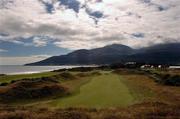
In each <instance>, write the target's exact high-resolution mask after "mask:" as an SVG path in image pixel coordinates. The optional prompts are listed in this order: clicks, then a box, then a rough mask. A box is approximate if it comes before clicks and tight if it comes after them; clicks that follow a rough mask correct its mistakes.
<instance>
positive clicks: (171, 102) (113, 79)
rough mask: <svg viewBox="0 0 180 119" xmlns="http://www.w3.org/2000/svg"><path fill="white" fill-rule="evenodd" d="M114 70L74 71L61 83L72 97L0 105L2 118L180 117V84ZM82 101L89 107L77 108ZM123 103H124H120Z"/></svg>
mask: <svg viewBox="0 0 180 119" xmlns="http://www.w3.org/2000/svg"><path fill="white" fill-rule="evenodd" d="M115 73H116V74H113V73H109V72H105V73H104V72H103V73H102V72H100V74H101V75H100V74H99V73H95V74H97V75H92V74H91V73H89V72H86V73H76V74H73V75H75V77H77V78H76V80H65V81H63V82H61V85H62V86H67V87H68V88H70V90H71V91H72V93H73V95H72V96H71V97H66V98H63V99H62V100H60V99H58V100H52V99H50V100H49V102H48V103H47V102H45V103H44V102H42V103H41V102H37V103H36V104H35V105H29V106H30V107H27V105H26V106H25V107H23V106H20V105H19V106H18V107H8V105H5V107H3V105H0V119H179V117H180V88H179V87H172V86H165V85H160V84H158V83H156V82H154V81H153V80H152V79H151V78H150V77H148V76H146V75H145V74H143V73H141V72H139V71H132V70H131V71H130V72H129V71H128V70H127V69H126V70H123V69H121V70H118V71H116V72H115ZM126 91H127V92H126ZM105 92H106V93H105ZM118 94H119V95H118ZM128 95H129V96H128ZM88 96H89V97H88ZM72 99H73V100H72ZM125 99H126V100H125ZM63 100H64V102H68V103H69V101H70V102H71V103H69V104H68V105H67V106H68V107H69V106H71V107H69V108H63V109H62V108H61V107H66V105H65V103H64V104H62V102H63ZM79 100H80V101H84V103H85V102H86V101H87V102H86V106H82V107H81V108H80V107H79V108H75V107H76V105H77V102H78V101H79ZM128 100H129V101H128ZM52 101H55V102H52ZM61 101H62V102H61ZM117 101H118V102H117ZM72 102H73V103H72ZM122 102H125V103H124V104H125V105H122V104H120V103H122ZM40 103H41V104H40ZM133 103H136V104H133ZM66 104H67V103H66ZM81 104H82V103H81ZM90 104H93V105H94V106H89V105H90ZM42 105H43V106H42ZM78 105H79V104H78ZM83 105H84V104H83ZM50 106H51V107H52V106H57V107H58V108H59V109H57V108H56V109H52V108H50ZM116 106H119V107H117V108H116ZM41 107H45V108H41ZM86 107H87V108H86ZM96 107H104V108H100V109H98V108H96Z"/></svg>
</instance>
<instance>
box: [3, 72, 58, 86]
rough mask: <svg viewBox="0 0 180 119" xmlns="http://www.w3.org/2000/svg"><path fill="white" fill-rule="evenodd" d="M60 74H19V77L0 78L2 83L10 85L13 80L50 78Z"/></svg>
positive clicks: (6, 76) (5, 76) (7, 76)
mask: <svg viewBox="0 0 180 119" xmlns="http://www.w3.org/2000/svg"><path fill="white" fill-rule="evenodd" d="M56 74H58V73H57V72H44V73H34V74H18V75H4V76H0V83H9V82H11V81H13V80H19V79H24V78H41V77H48V76H53V75H56Z"/></svg>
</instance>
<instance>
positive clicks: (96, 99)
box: [52, 73, 134, 108]
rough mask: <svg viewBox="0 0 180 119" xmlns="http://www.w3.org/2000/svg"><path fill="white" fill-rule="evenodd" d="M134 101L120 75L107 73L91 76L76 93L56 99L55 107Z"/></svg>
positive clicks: (120, 104)
mask: <svg viewBox="0 0 180 119" xmlns="http://www.w3.org/2000/svg"><path fill="white" fill-rule="evenodd" d="M133 102H134V98H133V96H132V95H131V93H130V91H129V89H128V87H127V86H126V84H124V83H123V82H122V79H121V77H120V76H118V75H116V74H113V73H107V74H102V75H100V76H95V77H92V79H91V81H89V82H88V83H86V84H84V85H83V86H81V87H80V92H79V93H77V94H76V95H73V96H69V97H65V98H61V99H56V100H54V101H53V102H52V104H53V105H54V106H56V107H95V108H105V107H118V106H119V107H123V106H127V105H130V104H132V103H133Z"/></svg>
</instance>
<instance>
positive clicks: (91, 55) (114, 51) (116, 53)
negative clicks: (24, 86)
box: [26, 43, 180, 66]
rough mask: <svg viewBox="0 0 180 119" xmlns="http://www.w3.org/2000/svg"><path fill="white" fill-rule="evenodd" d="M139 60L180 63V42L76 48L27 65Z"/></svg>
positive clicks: (140, 61)
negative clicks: (140, 45) (141, 46)
mask: <svg viewBox="0 0 180 119" xmlns="http://www.w3.org/2000/svg"><path fill="white" fill-rule="evenodd" d="M126 62H138V63H149V64H169V65H178V64H180V43H167V44H158V45H153V46H149V47H143V48H139V49H133V48H131V47H129V46H126V45H121V44H112V45H108V46H105V47H101V48H96V49H91V50H86V49H81V50H76V51H73V52H71V53H69V54H66V55H60V56H53V57H50V58H47V59H45V60H42V61H39V62H35V63H30V64H26V65H38V66H40V65H92V64H95V65H103V64H113V63H126Z"/></svg>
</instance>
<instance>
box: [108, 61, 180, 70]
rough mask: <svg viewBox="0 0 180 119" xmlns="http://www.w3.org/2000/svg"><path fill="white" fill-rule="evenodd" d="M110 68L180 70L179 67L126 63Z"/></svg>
mask: <svg viewBox="0 0 180 119" xmlns="http://www.w3.org/2000/svg"><path fill="white" fill-rule="evenodd" d="M111 66H112V67H117V68H118V67H119V68H141V69H162V70H163V69H180V66H171V65H163V64H145V63H144V64H143V63H137V62H126V63H124V64H113V65H111Z"/></svg>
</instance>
